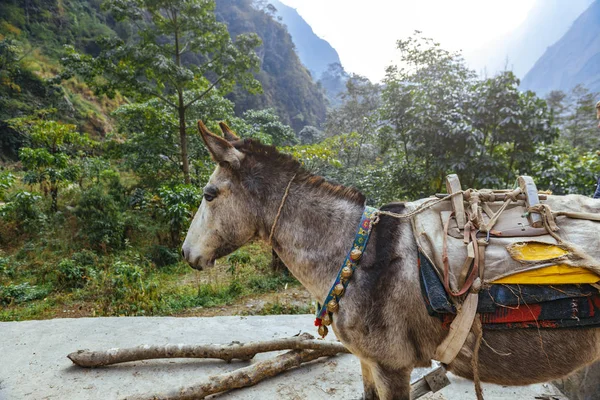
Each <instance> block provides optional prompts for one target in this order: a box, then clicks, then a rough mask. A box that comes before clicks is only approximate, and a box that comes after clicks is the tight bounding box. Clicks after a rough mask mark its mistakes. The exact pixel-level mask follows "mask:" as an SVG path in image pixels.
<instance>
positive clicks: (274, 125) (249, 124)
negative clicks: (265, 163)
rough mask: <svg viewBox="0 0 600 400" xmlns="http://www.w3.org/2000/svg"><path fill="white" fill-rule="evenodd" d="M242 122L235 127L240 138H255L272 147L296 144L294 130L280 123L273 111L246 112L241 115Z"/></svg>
mask: <svg viewBox="0 0 600 400" xmlns="http://www.w3.org/2000/svg"><path fill="white" fill-rule="evenodd" d="M243 120H244V123H243V125H242V126H240V127H239V128H238V127H237V126H236V129H238V131H239V132H240V134H241V135H242V136H245V137H255V138H258V139H261V140H262V142H263V143H266V144H272V145H274V146H289V145H292V144H296V143H298V139H297V138H296V135H295V134H294V130H293V129H292V128H290V127H289V126H288V125H286V124H284V123H283V122H281V121H280V120H279V117H278V116H277V114H275V110H273V109H265V110H248V111H246V112H245V113H244V114H243ZM240 122H241V121H240ZM234 126H235V125H234Z"/></svg>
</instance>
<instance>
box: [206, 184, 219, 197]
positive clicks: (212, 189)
mask: <svg viewBox="0 0 600 400" xmlns="http://www.w3.org/2000/svg"><path fill="white" fill-rule="evenodd" d="M217 194H219V189H217V187H216V186H214V185H208V186H206V187H205V188H204V198H205V199H206V201H213V200H214V199H215V197H217Z"/></svg>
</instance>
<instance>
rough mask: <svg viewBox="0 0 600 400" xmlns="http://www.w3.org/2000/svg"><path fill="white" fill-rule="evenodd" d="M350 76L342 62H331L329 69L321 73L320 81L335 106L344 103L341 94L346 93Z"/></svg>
mask: <svg viewBox="0 0 600 400" xmlns="http://www.w3.org/2000/svg"><path fill="white" fill-rule="evenodd" d="M349 78H350V76H349V75H348V73H347V72H346V71H345V70H344V67H343V66H342V64H340V63H333V64H329V65H328V66H327V70H325V71H324V72H323V73H322V74H321V77H320V78H319V83H320V84H321V87H322V88H323V89H324V90H325V93H326V94H327V99H328V100H329V103H330V104H331V105H332V106H333V107H337V106H339V105H340V104H341V103H342V100H341V98H340V95H341V94H342V93H344V91H345V89H346V82H347V81H348V79H349Z"/></svg>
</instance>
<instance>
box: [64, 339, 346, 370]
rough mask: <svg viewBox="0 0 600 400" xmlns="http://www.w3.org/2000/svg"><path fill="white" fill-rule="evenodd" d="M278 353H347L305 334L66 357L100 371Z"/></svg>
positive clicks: (329, 342)
mask: <svg viewBox="0 0 600 400" xmlns="http://www.w3.org/2000/svg"><path fill="white" fill-rule="evenodd" d="M281 350H319V351H325V352H328V353H333V354H336V353H349V352H350V351H349V350H348V349H346V348H345V347H344V345H342V344H341V343H338V342H331V341H324V340H315V339H314V337H313V336H312V335H310V334H308V333H303V334H302V335H299V336H296V337H291V338H284V339H275V340H269V341H264V342H250V343H239V342H231V343H230V344H226V345H220V344H206V345H182V344H167V345H164V346H149V345H142V346H138V347H130V348H123V349H119V348H116V349H110V350H106V351H88V350H78V351H76V352H74V353H71V354H69V355H68V356H67V357H68V358H69V359H70V360H71V361H73V363H75V364H76V365H78V366H80V367H87V368H89V367H102V366H106V365H112V364H119V363H124V362H130V361H140V360H153V359H157V358H217V359H221V360H225V361H231V360H234V359H238V360H250V359H252V358H253V357H254V356H255V355H256V354H258V353H265V352H270V351H281Z"/></svg>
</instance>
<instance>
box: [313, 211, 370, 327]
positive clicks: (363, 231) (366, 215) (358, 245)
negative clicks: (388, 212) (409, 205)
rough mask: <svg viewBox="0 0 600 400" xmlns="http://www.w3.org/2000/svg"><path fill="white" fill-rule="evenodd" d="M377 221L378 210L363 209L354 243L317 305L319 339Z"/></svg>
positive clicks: (334, 310)
mask: <svg viewBox="0 0 600 400" xmlns="http://www.w3.org/2000/svg"><path fill="white" fill-rule="evenodd" d="M378 220H379V210H377V209H376V208H373V207H365V210H364V211H363V214H362V218H361V220H360V223H359V225H358V230H357V231H356V235H355V236H354V243H353V244H352V247H351V248H350V251H349V252H348V254H347V255H346V259H345V260H344V263H343V264H342V266H341V267H340V270H339V272H338V274H337V276H336V278H335V281H334V282H333V285H332V286H331V289H329V294H328V295H327V297H326V298H325V301H324V302H323V305H321V304H318V305H317V308H318V311H317V319H316V320H315V326H318V327H319V335H321V337H325V336H327V333H328V332H329V330H328V329H327V325H331V322H332V321H333V313H335V312H337V310H338V309H339V304H338V301H339V299H340V298H341V297H342V296H343V295H344V292H345V291H346V286H348V281H349V280H350V278H351V277H352V274H353V273H354V270H355V269H356V267H357V266H358V262H359V261H360V258H361V257H362V255H363V253H364V251H365V248H366V247H367V243H368V242H369V236H370V235H371V230H372V229H373V226H374V225H375V224H376V223H377V222H378Z"/></svg>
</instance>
